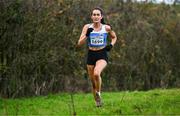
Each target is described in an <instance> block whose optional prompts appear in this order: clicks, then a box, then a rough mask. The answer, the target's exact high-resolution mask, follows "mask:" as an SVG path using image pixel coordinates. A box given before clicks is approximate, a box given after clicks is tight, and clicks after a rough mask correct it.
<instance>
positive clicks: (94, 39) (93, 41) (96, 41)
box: [90, 35, 104, 46]
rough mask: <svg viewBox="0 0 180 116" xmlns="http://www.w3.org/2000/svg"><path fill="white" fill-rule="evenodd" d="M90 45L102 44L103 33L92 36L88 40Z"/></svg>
mask: <svg viewBox="0 0 180 116" xmlns="http://www.w3.org/2000/svg"><path fill="white" fill-rule="evenodd" d="M90 42H91V45H96V46H99V45H103V44H104V36H103V35H99V36H93V37H92V38H91V40H90Z"/></svg>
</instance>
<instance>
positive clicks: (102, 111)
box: [0, 89, 180, 115]
mask: <svg viewBox="0 0 180 116" xmlns="http://www.w3.org/2000/svg"><path fill="white" fill-rule="evenodd" d="M102 97H103V102H104V105H103V107H100V108H97V107H95V104H94V101H93V97H92V94H91V93H88V94H85V93H76V94H74V95H73V98H74V106H75V112H76V114H77V115H131V114H135V115H139V114H143V115H155V114H156V115H175V114H176V115H180V89H156V90H150V91H132V92H128V91H125V92H104V93H102ZM72 114H73V108H72V102H71V96H70V94H68V93H64V94H56V95H48V96H42V97H32V98H20V99H2V98H1V99H0V115H72Z"/></svg>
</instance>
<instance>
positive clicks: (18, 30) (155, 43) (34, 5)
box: [0, 0, 180, 97]
mask: <svg viewBox="0 0 180 116" xmlns="http://www.w3.org/2000/svg"><path fill="white" fill-rule="evenodd" d="M97 5H98V6H101V7H102V8H103V9H104V10H105V12H106V15H105V19H106V22H107V23H110V24H111V25H112V27H113V29H114V30H115V32H116V33H117V36H118V41H117V44H116V45H115V48H114V50H113V51H111V53H110V54H109V55H110V63H109V65H108V67H107V68H106V70H105V73H104V74H103V75H102V76H103V83H104V84H103V88H104V89H105V90H123V89H130V90H135V89H138V90H139V89H140V90H145V89H151V88H156V87H163V88H167V87H180V80H179V75H180V72H179V70H178V69H179V68H180V66H179V59H180V51H179V50H180V45H179V43H180V42H179V40H180V38H179V37H180V36H179V30H180V20H179V11H178V10H176V9H175V8H178V7H177V6H176V7H173V6H168V5H164V4H162V5H153V4H137V3H131V2H127V3H123V2H119V1H114V0H112V1H108V2H104V1H101V0H100V1H76V0H75V1H74V0H73V1H65V0H54V1H49V0H44V1H42V0H38V1H31V0H27V1H25V0H12V1H9V0H4V1H2V2H0V6H1V7H0V9H1V10H0V22H1V23H0V76H1V77H0V94H1V96H5V97H18V96H31V95H44V94H47V93H49V92H51V93H54V92H62V91H89V90H90V86H87V85H89V82H88V81H87V77H86V74H85V72H86V66H85V60H86V47H85V46H84V47H83V48H82V49H79V50H77V49H75V46H76V43H77V40H78V38H79V35H80V33H81V29H82V27H83V25H84V24H86V23H89V22H90V10H91V9H92V8H93V7H95V6H97Z"/></svg>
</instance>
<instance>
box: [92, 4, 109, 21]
mask: <svg viewBox="0 0 180 116" xmlns="http://www.w3.org/2000/svg"><path fill="white" fill-rule="evenodd" d="M94 10H99V11H100V12H101V15H104V11H103V10H102V9H101V8H100V7H95V8H93V9H92V12H91V15H92V13H93V11H94ZM101 23H102V24H106V23H105V21H104V17H103V18H102V19H101Z"/></svg>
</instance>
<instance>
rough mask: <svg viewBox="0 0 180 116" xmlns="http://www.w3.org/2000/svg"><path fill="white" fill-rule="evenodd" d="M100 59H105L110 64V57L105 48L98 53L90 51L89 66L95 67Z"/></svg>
mask: <svg viewBox="0 0 180 116" xmlns="http://www.w3.org/2000/svg"><path fill="white" fill-rule="evenodd" d="M100 59H104V60H105V61H106V62H107V63H108V55H107V51H106V49H105V48H104V49H101V50H98V51H92V50H89V51H88V56H87V65H95V64H96V62H97V61H98V60H100Z"/></svg>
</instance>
